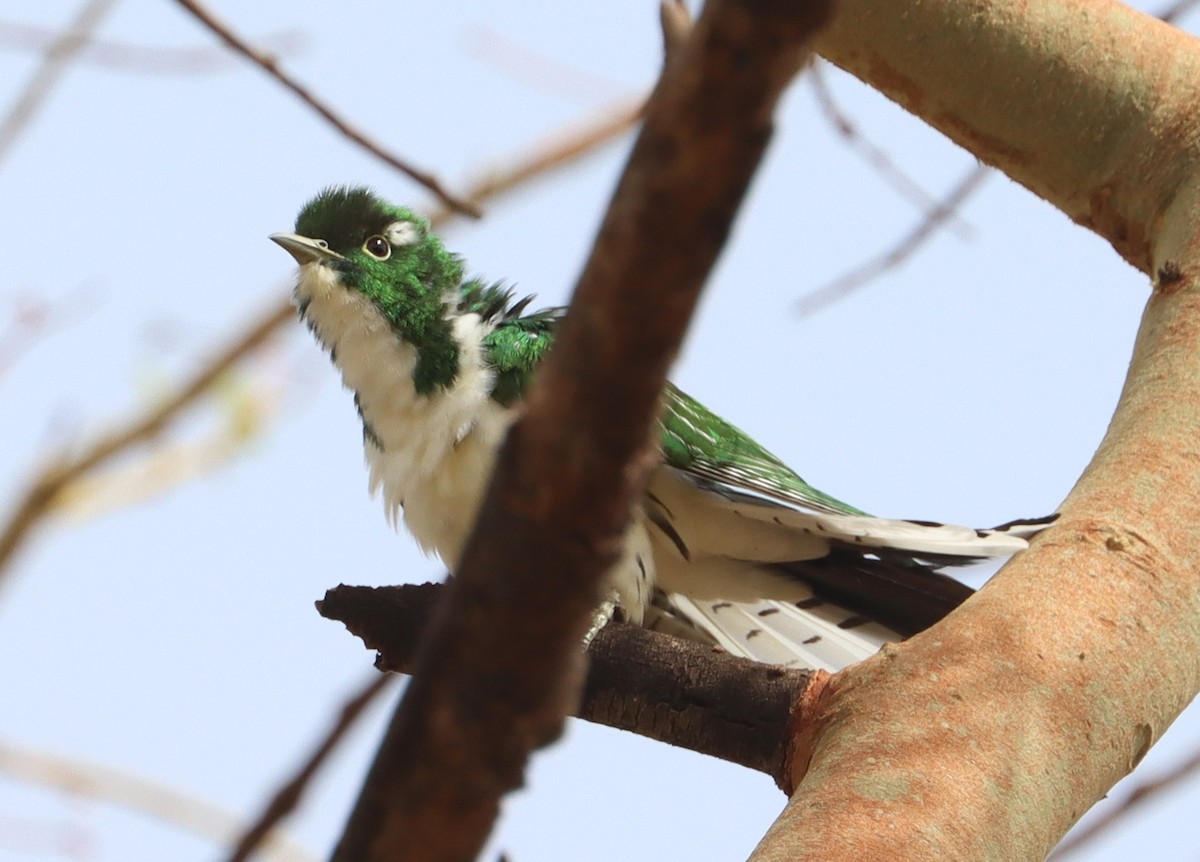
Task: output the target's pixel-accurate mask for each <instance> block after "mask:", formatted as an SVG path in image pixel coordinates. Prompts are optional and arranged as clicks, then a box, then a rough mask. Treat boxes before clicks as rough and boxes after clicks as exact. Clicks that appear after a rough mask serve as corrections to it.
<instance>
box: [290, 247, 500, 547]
mask: <svg viewBox="0 0 1200 862" xmlns="http://www.w3.org/2000/svg"><path fill="white" fill-rule="evenodd" d="M295 298H296V304H297V305H298V306H300V307H301V308H304V309H305V317H306V319H307V320H308V321H309V324H310V325H311V326H312V327H313V331H314V333H315V334H316V336H317V337H318V339H319V340H320V341H321V342H322V343H323V344H324V345H325V348H326V349H327V350H329V351H330V353H331V355H332V356H333V358H334V362H335V364H336V365H337V366H338V368H339V369H340V371H341V373H342V380H343V382H344V383H345V385H346V387H347V388H348V389H351V390H353V391H354V392H355V393H356V396H357V403H358V408H359V412H360V413H361V414H362V417H363V421H364V423H365V425H366V427H367V428H369V429H370V431H371V432H372V433H373V434H374V439H371V438H370V437H368V438H367V439H365V440H364V446H365V448H366V456H367V464H368V466H369V468H370V474H371V475H370V486H371V491H372V492H374V491H376V490H380V489H381V490H382V492H383V501H384V506H385V508H386V510H387V513H388V516H389V518H390V519H392V520H393V521H394V520H395V519H396V516H397V515H398V514H399V511H400V510H403V512H404V521H405V524H406V525H407V526H408V528H409V530H411V531H412V534H413V536H414V537H415V538H416V540H417V542H418V543H419V544H420V545H421V547H422V548H423V549H424V550H425V551H427V552H429V551H436V552H437V553H438V554H439V555H440V556H441V557H442V559H443V560H444V561H445V563H446V564H447V565H448V566H449V567H450V568H451V569H453V568H454V566H455V565H457V563H458V558H459V556H460V554H461V552H462V544H463V542H464V541H465V540H466V535H467V532H468V531H469V529H470V527H471V524H472V523H473V522H474V518H475V512H476V510H477V508H478V506H479V502H480V500H481V498H482V496H483V491H484V488H485V487H486V482H487V480H488V478H489V477H490V475H491V469H492V464H493V462H494V460H495V454H496V451H497V449H498V448H499V446H500V443H501V442H502V441H503V439H504V434H505V432H507V430H508V425H509V424H510V423H511V421H512V418H513V416H512V411H511V410H508V409H506V408H504V407H502V406H500V405H499V404H498V403H496V402H495V401H493V400H492V398H491V391H492V378H493V372H492V370H491V369H490V368H489V367H488V366H487V364H486V360H485V354H484V351H483V339H484V338H485V337H486V336H487V334H488V332H489V331H490V327H489V326H488V325H487V324H486V323H485V322H484V321H483V320H482V319H481V318H480V317H479V315H477V314H464V315H460V316H457V317H455V318H454V320H453V323H452V327H453V334H454V338H455V339H456V341H457V342H458V347H459V369H458V375H457V377H456V378H455V379H454V381H453V382H452V383H451V384H450V385H449V386H447V387H445V388H443V389H439V390H437V391H435V392H433V393H431V394H429V395H421V394H418V393H417V391H416V388H415V387H414V385H413V372H414V371H415V370H416V367H417V350H416V348H415V347H413V345H411V344H409V343H407V342H405V341H403V340H401V339H400V338H399V336H398V335H397V334H396V331H395V330H394V329H393V328H392V326H391V325H390V324H389V323H388V321H387V320H386V319H385V318H384V317H383V316H382V315H381V314H380V313H379V312H378V310H376V308H375V306H374V305H373V304H372V303H371V301H370V300H369V299H367V298H366V297H365V296H363V295H362V294H361V293H359V292H358V291H355V290H348V289H346V288H345V287H343V286H341V285H340V284H339V283H338V280H337V276H336V273H335V272H334V271H333V270H332V269H330V268H329V267H328V266H324V265H322V264H319V263H309V264H306V265H304V266H303V267H301V269H300V280H299V282H298V284H297V285H296V291H295Z"/></svg>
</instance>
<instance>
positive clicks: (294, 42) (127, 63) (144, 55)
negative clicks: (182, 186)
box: [0, 21, 306, 76]
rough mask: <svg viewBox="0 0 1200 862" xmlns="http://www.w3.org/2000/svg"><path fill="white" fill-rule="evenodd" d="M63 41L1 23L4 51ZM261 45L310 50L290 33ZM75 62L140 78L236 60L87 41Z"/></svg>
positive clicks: (205, 52)
mask: <svg viewBox="0 0 1200 862" xmlns="http://www.w3.org/2000/svg"><path fill="white" fill-rule="evenodd" d="M59 38H61V37H60V36H59V34H58V32H57V31H56V30H51V29H50V28H48V27H38V26H36V25H34V24H17V23H14V22H11V21H0V50H3V49H6V48H7V49H10V50H16V51H49V50H52V48H53V45H54V43H55V42H56V41H57V40H58V39H59ZM260 43H261V44H262V45H263V46H264V47H265V48H267V49H268V50H269V51H271V53H273V54H275V55H276V56H296V55H298V54H300V53H302V52H303V51H304V49H305V47H306V39H305V38H304V34H302V33H300V32H298V31H293V30H288V31H284V32H280V33H271V34H268V35H266V36H264V37H262V39H261V40H260ZM75 61H76V62H77V63H80V64H85V63H86V64H87V65H90V66H99V67H102V68H105V69H109V70H112V71H115V72H129V73H133V74H138V75H159V76H166V75H203V74H209V73H212V72H220V71H223V70H226V69H232V68H234V67H235V65H236V62H237V61H236V60H234V59H233V58H231V57H230V56H229V55H228V54H227V53H226V52H225V51H223V50H220V49H217V48H163V47H157V46H152V45H134V44H131V43H129V42H113V41H103V40H100V39H93V38H90V37H89V38H87V39H85V40H84V42H83V44H81V45H80V46H79V47H78V50H77V51H76V53H75Z"/></svg>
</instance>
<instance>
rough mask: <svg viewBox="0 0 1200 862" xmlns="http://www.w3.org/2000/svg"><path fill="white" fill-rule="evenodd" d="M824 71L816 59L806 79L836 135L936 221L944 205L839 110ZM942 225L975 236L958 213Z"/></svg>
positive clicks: (822, 62) (901, 193) (897, 190)
mask: <svg viewBox="0 0 1200 862" xmlns="http://www.w3.org/2000/svg"><path fill="white" fill-rule="evenodd" d="M824 69H825V61H824V60H820V59H817V58H815V57H814V58H813V60H812V63H811V64H810V67H809V74H808V76H807V78H808V83H809V84H810V85H811V86H812V88H813V93H814V95H816V97H817V106H818V107H820V109H821V111H822V113H824V114H825V119H827V120H828V121H829V123H830V124H831V125H832V126H833V127H834V129H836V130H837V133H838V134H839V135H841V136H842V138H843V139H844V140H845V141H846V143H847V144H848V145H849V146H850V147H851V149H853V150H855V151H856V152H858V154H859V155H861V156H862V157H863V158H864V159H866V160H867V162H868V163H869V164H870V165H871V167H872V168H874V169H875V171H876V173H878V174H879V176H880V178H881V179H883V181H884V182H886V183H887V184H888V185H890V186H891V187H892V188H893V189H894V190H895V191H896V193H897V194H899V195H900V197H902V198H904V199H905V200H907V201H908V202H909V203H911V204H912V205H913V206H914V207H916V208H917V209H918V210H920V211H921V212H922V213H924V215H925V217H926V218H933V217H934V216H935V215H937V214H938V213H940V212H941V209H942V207H943V204H942V203H941V202H939V201H938V200H937V198H935V197H934V196H933V195H931V194H930V193H929V192H927V191H925V189H923V188H921V187H920V186H919V185H917V183H916V182H915V181H914V180H913V179H912V178H911V177H909V176H908V175H907V174H905V173H904V171H902V170H900V168H899V167H898V166H897V165H896V163H895V162H894V161H893V160H892V157H891V156H889V155H888V154H887V153H886V152H884V151H883V150H882V149H881V148H880V147H877V146H875V144H873V143H872V142H871V141H870V139H868V138H867V137H866V136H865V135H864V134H863V133H862V132H861V131H859V129H858V127H857V126H856V125H855V124H854V122H853V121H852V120H851V119H850V118H849V117H848V116H847V115H846V113H845V111H843V110H842V109H841V108H839V107H838V105H837V102H835V101H834V98H833V93H831V92H830V90H829V84H828V83H827V82H826V81H825V73H824ZM943 223H944V225H945V227H946V228H947V229H948V230H953V231H955V232H956V233H957V234H958V235H959V236H960V237H962V238H964V239H965V238H969V237H970V236H971V235H972V233H973V230H972V228H971V226H970V225H969V224H967V223H966V222H965V221H964V220H963V219H962V217H961V216H960V215H959V214H958V213H957V212H954V211H951V212H950V213H948V214H946V216H945V218H944V219H943Z"/></svg>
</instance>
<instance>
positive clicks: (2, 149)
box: [0, 0, 116, 161]
mask: <svg viewBox="0 0 1200 862" xmlns="http://www.w3.org/2000/svg"><path fill="white" fill-rule="evenodd" d="M115 5H116V0H88V2H86V3H84V5H83V7H82V8H81V9H80V10H79V14H78V15H76V16H75V20H74V21H72V22H71V24H70V25H69V26H68V27H67V29H66V30H64V31H63V32H62V35H60V36H59V37H58V38H57V39H55V40H54V42H53V43H51V44H50V46H49V47H47V48H46V53H45V56H44V57H43V58H42V62H41V64H40V65H39V66H38V68H37V70H36V71H34V73H33V77H32V78H30V79H29V83H28V84H26V85H25V89H24V90H22V91H21V95H19V96H18V97H17V100H16V102H14V103H13V106H12V108H10V109H9V112H8V114H7V115H5V117H4V119H3V120H0V161H3V160H4V156H5V155H6V154H7V153H8V151H9V149H10V148H11V147H12V145H13V144H14V143H16V141H17V138H19V137H20V135H21V132H22V131H24V130H25V129H26V128H27V127H28V126H29V123H30V122H31V121H32V120H33V118H34V116H36V114H37V112H38V110H39V109H40V108H41V107H42V105H44V104H45V103H46V99H47V98H49V96H50V93H51V92H52V91H53V90H54V87H55V86H56V85H57V84H58V81H59V79H60V78H61V77H62V75H63V73H64V72H66V70H67V67H68V66H69V65H70V64H71V61H72V60H74V59H75V57H76V56H77V55H78V54H79V51H80V50H81V49H82V48H83V46H84V45H86V44H87V41H88V39H89V38H90V36H91V34H92V33H93V32H95V30H96V28H97V27H99V26H100V23H101V22H102V21H103V20H104V16H105V15H107V14H108V13H109V12H111V11H112V8H113V7H114V6H115Z"/></svg>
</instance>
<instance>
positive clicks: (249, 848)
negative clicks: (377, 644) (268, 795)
mask: <svg viewBox="0 0 1200 862" xmlns="http://www.w3.org/2000/svg"><path fill="white" fill-rule="evenodd" d="M393 679H394V677H391V676H388V675H386V674H376V675H374V676H373V677H372V678H371V679H370V680H368V681H367V684H366V685H365V686H363V688H362V689H361V690H360V691H359V692H358V693H357V694H355V695H354V696H353V697H351V698H350V699H349V700H347V701H346V703H345V704H344V705H343V706H342V709H341V712H340V714H339V715H338V719H337V721H336V722H334V725H333V727H331V728H330V729H329V732H328V733H327V734H326V735H325V737H324V738H323V739H322V740H321V742H320V744H319V745H318V746H317V748H316V750H315V751H313V753H312V755H311V756H310V757H309V758H308V760H307V761H305V762H304V764H303V765H302V766H301V767H300V769H298V770H297V771H296V774H295V775H294V776H292V778H291V779H289V780H288V782H287V783H286V784H284V785H283V786H282V787H280V788H279V790H278V791H276V793H275V796H274V797H272V799H271V801H270V803H269V804H268V805H267V807H266V808H265V809H264V810H263V813H262V814H261V815H259V817H258V819H257V820H255V821H254V823H253V824H251V825H250V826H249V827H248V828H247V829H246V830H245V831H244V832H243V833H242V835H241V837H240V838H239V839H238V841H237V844H236V845H235V847H234V850H233V852H232V853H231V854H230V855H229V862H245V860H247V859H249V858H250V855H251V854H252V853H255V852H256V851H257V850H258V848H259V847H260V845H261V844H262V842H263V841H264V840H266V838H267V837H268V836H269V835H270V834H271V831H272V830H273V829H275V828H276V827H277V826H278V825H279V823H280V821H282V820H283V818H285V817H286V816H287V815H288V814H290V813H291V812H292V811H294V810H295V809H296V807H297V806H298V805H299V804H300V800H301V798H302V797H303V795H304V791H305V789H306V788H307V787H308V785H309V783H310V782H311V781H312V778H313V776H314V775H315V774H316V772H317V770H318V769H319V768H320V767H321V765H322V764H323V763H324V762H325V761H326V760H327V759H328V758H329V755H330V754H331V753H332V752H333V750H334V749H335V748H336V747H337V745H338V743H339V742H341V741H342V738H343V737H345V735H346V733H347V732H348V731H349V730H350V728H351V727H353V726H354V723H355V722H356V721H357V720H358V717H359V716H360V715H362V713H363V710H365V709H366V708H367V707H368V706H369V705H370V704H371V703H372V701H374V700H375V698H376V697H377V696H378V695H379V694H380V693H381V692H382V691H383V690H384V689H386V688H387V687H388V685H389V684H390V683H391V682H392V681H393Z"/></svg>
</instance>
